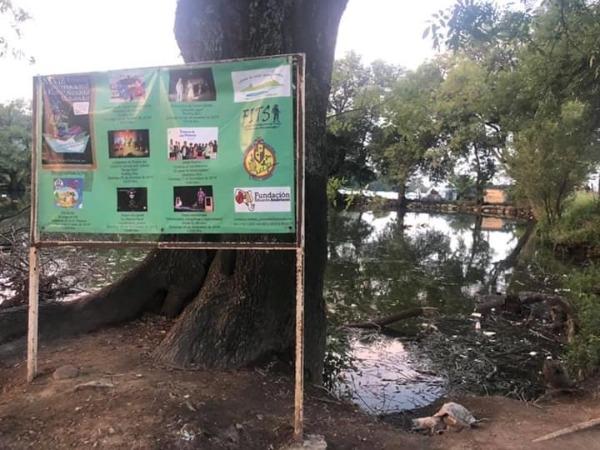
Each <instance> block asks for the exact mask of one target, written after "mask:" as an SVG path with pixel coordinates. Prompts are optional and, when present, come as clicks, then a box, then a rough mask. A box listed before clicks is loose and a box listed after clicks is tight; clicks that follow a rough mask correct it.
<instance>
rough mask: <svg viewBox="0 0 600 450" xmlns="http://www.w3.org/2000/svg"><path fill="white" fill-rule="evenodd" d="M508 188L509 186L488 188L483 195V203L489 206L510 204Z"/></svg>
mask: <svg viewBox="0 0 600 450" xmlns="http://www.w3.org/2000/svg"><path fill="white" fill-rule="evenodd" d="M508 187H509V186H507V185H502V186H490V187H488V188H486V189H485V192H484V194H483V203H487V204H488V205H502V204H505V203H509V201H510V199H509V196H508Z"/></svg>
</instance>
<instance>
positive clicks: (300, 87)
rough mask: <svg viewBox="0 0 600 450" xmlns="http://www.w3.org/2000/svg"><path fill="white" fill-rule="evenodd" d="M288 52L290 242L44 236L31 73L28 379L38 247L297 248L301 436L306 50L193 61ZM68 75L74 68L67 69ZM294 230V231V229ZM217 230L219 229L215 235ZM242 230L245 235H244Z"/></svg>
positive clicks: (36, 85) (34, 337) (297, 416)
mask: <svg viewBox="0 0 600 450" xmlns="http://www.w3.org/2000/svg"><path fill="white" fill-rule="evenodd" d="M274 58H288V59H290V61H291V63H292V65H293V67H294V68H295V72H294V74H295V80H294V84H295V94H296V95H295V101H296V111H295V113H296V118H295V119H296V128H295V134H296V136H295V152H294V156H295V158H294V162H295V188H296V189H295V192H296V214H295V223H296V232H295V233H294V238H295V240H294V241H292V242H276V241H274V242H265V241H246V242H245V241H239V242H234V241H233V242H232V241H224V242H202V241H181V240H179V241H167V240H164V241H163V240H159V241H136V240H120V241H102V240H93V239H90V240H57V239H41V238H40V233H39V229H38V223H37V212H38V199H39V198H38V192H37V190H38V156H39V154H40V153H41V137H42V84H41V80H40V77H39V76H37V77H34V79H33V94H34V95H33V141H32V152H31V217H30V230H29V241H30V244H29V245H30V247H29V307H28V332H27V381H28V382H31V381H33V379H34V378H35V376H36V375H37V371H38V366H37V353H38V319H39V251H40V249H43V248H53V247H81V248H130V247H138V248H147V249H171V250H223V249H228V250H282V251H295V252H296V330H295V331H296V339H295V346H296V358H295V384H294V439H295V440H301V439H302V436H303V424H304V266H305V251H304V248H305V236H304V231H305V226H304V218H305V197H304V192H305V175H304V172H305V166H304V157H305V152H304V132H305V86H304V83H305V66H306V64H305V59H306V56H305V54H303V53H294V54H283V55H272V56H264V57H252V58H237V59H226V60H214V61H199V62H197V63H193V64H218V63H227V62H236V61H250V60H260V59H262V60H265V59H274ZM185 66H186V65H177V66H161V67H160V68H166V69H169V68H181V67H185ZM64 75H70V74H64ZM290 234H291V233H290ZM215 236H218V235H215ZM240 236H243V235H240Z"/></svg>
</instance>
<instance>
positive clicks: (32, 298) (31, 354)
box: [27, 77, 42, 383]
mask: <svg viewBox="0 0 600 450" xmlns="http://www.w3.org/2000/svg"><path fill="white" fill-rule="evenodd" d="M41 127H42V84H41V83H40V80H39V78H38V77H34V79H33V127H32V134H33V140H32V144H33V145H32V149H31V216H30V219H29V317H28V322H29V323H28V326H27V382H28V383H31V382H32V381H33V379H34V378H35V376H36V374H37V351H38V314H39V312H38V311H39V287H40V271H39V262H40V258H39V254H38V252H39V249H38V247H37V242H38V241H39V232H38V229H37V182H38V178H37V176H38V174H37V162H38V161H37V159H38V154H39V150H40V145H41V140H40V138H41V135H42V130H41Z"/></svg>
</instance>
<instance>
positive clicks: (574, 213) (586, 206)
mask: <svg viewBox="0 0 600 450" xmlns="http://www.w3.org/2000/svg"><path fill="white" fill-rule="evenodd" d="M543 225H546V227H545V228H546V229H545V231H546V233H545V234H546V238H547V239H548V240H549V241H550V242H551V243H552V244H554V245H561V246H565V247H570V248H576V247H595V248H598V249H600V200H598V198H597V197H596V196H595V195H594V194H593V193H590V192H578V193H577V194H576V195H575V196H574V197H573V198H571V199H570V201H569V202H568V204H567V207H566V209H565V212H564V214H563V215H562V217H561V219H560V221H558V222H557V223H554V224H553V226H549V225H548V224H543Z"/></svg>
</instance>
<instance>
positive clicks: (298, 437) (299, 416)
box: [294, 247, 304, 441]
mask: <svg viewBox="0 0 600 450" xmlns="http://www.w3.org/2000/svg"><path fill="white" fill-rule="evenodd" d="M303 431H304V248H303V247H300V248H298V249H297V250H296V382H295V390H294V440H295V441H302V438H303Z"/></svg>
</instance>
